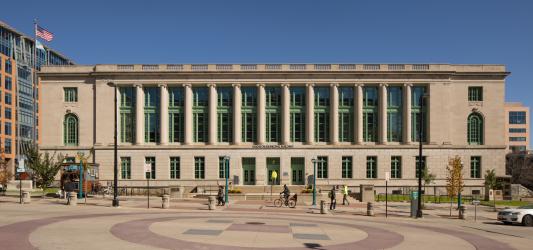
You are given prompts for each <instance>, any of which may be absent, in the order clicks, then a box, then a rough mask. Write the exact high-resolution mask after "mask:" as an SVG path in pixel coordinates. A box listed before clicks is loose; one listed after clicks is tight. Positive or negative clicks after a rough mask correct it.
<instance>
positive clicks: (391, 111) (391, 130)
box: [387, 86, 403, 142]
mask: <svg viewBox="0 0 533 250" xmlns="http://www.w3.org/2000/svg"><path fill="white" fill-rule="evenodd" d="M387 99H388V100H387V141H390V142H400V141H402V121H403V119H402V109H403V98H402V87H397V86H389V87H388V88H387Z"/></svg>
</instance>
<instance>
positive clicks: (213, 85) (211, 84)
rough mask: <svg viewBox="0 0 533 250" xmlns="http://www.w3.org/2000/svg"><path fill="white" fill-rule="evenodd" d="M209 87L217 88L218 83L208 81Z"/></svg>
mask: <svg viewBox="0 0 533 250" xmlns="http://www.w3.org/2000/svg"><path fill="white" fill-rule="evenodd" d="M207 87H209V88H211V87H213V88H216V87H217V85H216V84H215V83H208V84H207Z"/></svg>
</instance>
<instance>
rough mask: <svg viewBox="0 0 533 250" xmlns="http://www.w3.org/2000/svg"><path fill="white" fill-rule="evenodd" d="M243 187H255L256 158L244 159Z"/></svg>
mask: <svg viewBox="0 0 533 250" xmlns="http://www.w3.org/2000/svg"><path fill="white" fill-rule="evenodd" d="M242 173H243V177H244V178H243V179H244V181H243V183H242V184H243V185H255V158H242Z"/></svg>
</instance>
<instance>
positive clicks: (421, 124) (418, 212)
mask: <svg viewBox="0 0 533 250" xmlns="http://www.w3.org/2000/svg"><path fill="white" fill-rule="evenodd" d="M428 96H429V95H426V94H423V95H421V96H420V99H419V102H420V110H421V112H420V113H419V117H418V118H419V119H418V120H419V126H418V207H417V210H416V218H422V166H423V165H422V136H423V127H424V118H423V117H424V115H423V112H424V99H427V97H428Z"/></svg>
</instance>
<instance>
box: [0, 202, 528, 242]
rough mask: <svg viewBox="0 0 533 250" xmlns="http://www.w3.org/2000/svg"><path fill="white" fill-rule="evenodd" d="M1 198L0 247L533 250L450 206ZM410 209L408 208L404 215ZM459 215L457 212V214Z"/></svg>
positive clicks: (503, 229)
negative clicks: (419, 213)
mask: <svg viewBox="0 0 533 250" xmlns="http://www.w3.org/2000/svg"><path fill="white" fill-rule="evenodd" d="M17 201H18V200H17V199H16V198H8V197H0V244H1V245H0V249H16V250H25V249H128V250H135V249H428V248H431V249H432V250H436V249H530V246H531V245H532V244H533V228H526V227H522V226H505V225H501V224H499V223H497V222H496V221H495V220H494V219H493V218H491V217H493V216H494V212H490V211H488V210H487V209H486V208H483V209H479V210H480V211H479V215H480V216H479V218H478V220H477V221H473V220H471V219H469V220H467V221H463V220H458V219H449V218H445V217H447V215H449V210H448V208H447V207H446V205H435V206H428V210H425V211H426V215H425V217H424V219H418V220H415V219H411V218H408V217H407V216H406V213H407V214H408V206H407V205H408V204H402V203H393V204H391V207H390V208H389V212H390V215H391V216H389V217H388V218H385V216H384V207H383V206H382V205H383V204H381V203H377V204H376V213H377V216H375V217H368V216H363V215H362V214H363V212H364V211H366V204H362V203H354V204H351V205H350V206H342V205H339V206H338V209H337V211H334V212H333V213H330V214H325V215H323V214H320V213H319V211H318V210H317V209H313V208H311V207H308V206H300V207H298V208H295V209H290V208H276V207H273V206H272V205H271V203H269V202H263V201H241V202H234V203H232V204H230V205H229V206H228V207H224V208H222V207H219V208H218V209H217V210H215V211H209V210H207V209H206V207H207V206H206V204H205V203H206V202H205V201H203V200H183V201H173V202H172V206H171V208H170V209H165V210H164V209H161V208H160V200H159V199H157V198H154V199H152V200H151V208H150V209H147V208H146V205H147V204H146V200H145V199H143V198H129V199H127V200H124V201H121V207H119V208H113V207H110V204H111V202H110V200H103V199H89V200H88V203H87V204H79V205H78V206H77V207H70V206H65V205H64V204H63V201H62V200H58V199H46V200H34V201H33V202H32V203H31V204H25V205H20V204H18V203H17ZM406 209H407V210H406ZM454 213H456V211H454Z"/></svg>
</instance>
